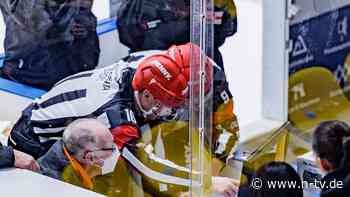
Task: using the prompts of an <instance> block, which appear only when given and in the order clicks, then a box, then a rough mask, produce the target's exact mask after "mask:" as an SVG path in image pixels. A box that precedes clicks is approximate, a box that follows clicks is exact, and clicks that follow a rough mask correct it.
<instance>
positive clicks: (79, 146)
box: [62, 118, 97, 155]
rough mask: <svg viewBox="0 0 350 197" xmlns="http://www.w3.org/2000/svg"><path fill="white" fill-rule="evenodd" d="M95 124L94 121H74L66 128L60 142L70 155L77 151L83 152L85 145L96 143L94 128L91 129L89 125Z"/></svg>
mask: <svg viewBox="0 0 350 197" xmlns="http://www.w3.org/2000/svg"><path fill="white" fill-rule="evenodd" d="M96 122H97V120H95V119H88V118H84V119H78V120H75V121H73V122H72V123H71V124H69V125H68V126H67V128H66V129H65V130H64V133H63V137H62V140H63V143H64V144H65V146H66V148H67V149H68V151H69V152H70V153H71V154H73V155H75V154H77V152H78V151H79V150H83V149H84V148H85V147H86V146H87V144H94V143H95V142H96V137H95V134H94V128H93V127H92V128H91V125H95V124H96Z"/></svg>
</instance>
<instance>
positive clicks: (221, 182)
mask: <svg viewBox="0 0 350 197" xmlns="http://www.w3.org/2000/svg"><path fill="white" fill-rule="evenodd" d="M238 185H239V184H238V182H237V181H235V180H234V179H231V178H228V177H218V176H214V177H213V178H212V190H211V191H212V193H213V194H216V195H221V196H225V197H236V195H237V194H238Z"/></svg>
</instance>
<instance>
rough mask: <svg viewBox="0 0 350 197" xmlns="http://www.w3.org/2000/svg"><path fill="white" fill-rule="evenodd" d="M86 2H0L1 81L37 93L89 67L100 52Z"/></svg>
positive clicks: (20, 0)
mask: <svg viewBox="0 0 350 197" xmlns="http://www.w3.org/2000/svg"><path fill="white" fill-rule="evenodd" d="M91 6H92V0H1V1H0V10H1V12H2V14H3V16H4V22H5V25H6V36H5V43H4V49H5V60H4V66H3V68H2V69H1V76H2V77H4V78H8V79H11V80H15V81H19V82H21V83H25V84H29V85H32V86H36V87H39V88H43V89H50V88H51V87H52V86H53V85H54V84H55V83H56V82H57V81H59V80H60V79H62V78H64V77H66V76H69V75H72V74H75V73H77V72H80V71H84V70H89V69H93V68H95V66H96V65H97V63H98V58H99V53H100V48H99V41H98V36H97V33H96V26H97V19H96V17H95V16H94V14H93V13H92V12H91Z"/></svg>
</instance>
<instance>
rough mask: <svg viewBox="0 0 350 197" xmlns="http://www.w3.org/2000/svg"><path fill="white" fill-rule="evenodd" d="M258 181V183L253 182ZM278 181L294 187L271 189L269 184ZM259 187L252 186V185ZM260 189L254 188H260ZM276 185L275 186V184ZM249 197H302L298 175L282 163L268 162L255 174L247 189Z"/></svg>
mask: <svg viewBox="0 0 350 197" xmlns="http://www.w3.org/2000/svg"><path fill="white" fill-rule="evenodd" d="M255 181H258V182H255ZM272 181H279V182H284V183H286V184H288V183H287V182H289V183H290V184H294V185H295V187H278V186H276V187H275V188H272V187H271V186H269V182H270V183H271V182H272ZM256 183H257V184H259V185H254V184H256ZM260 183H261V188H254V186H260ZM276 185H277V184H276ZM248 196H249V197H282V196H283V197H303V190H302V183H301V179H300V177H299V175H298V173H297V172H296V171H295V170H294V169H293V167H291V166H290V165H289V164H287V163H284V162H270V163H268V164H265V165H263V166H262V167H260V168H259V169H258V171H257V172H256V173H255V176H254V178H253V179H252V183H251V184H250V188H249V195H248Z"/></svg>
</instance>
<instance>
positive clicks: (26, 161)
mask: <svg viewBox="0 0 350 197" xmlns="http://www.w3.org/2000/svg"><path fill="white" fill-rule="evenodd" d="M10 167H16V168H23V169H28V170H32V171H38V169H39V168H38V164H37V163H36V161H35V160H34V158H33V157H32V156H30V155H28V154H26V153H23V152H21V151H17V150H14V149H12V147H9V146H3V145H2V144H1V143H0V168H10Z"/></svg>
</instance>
